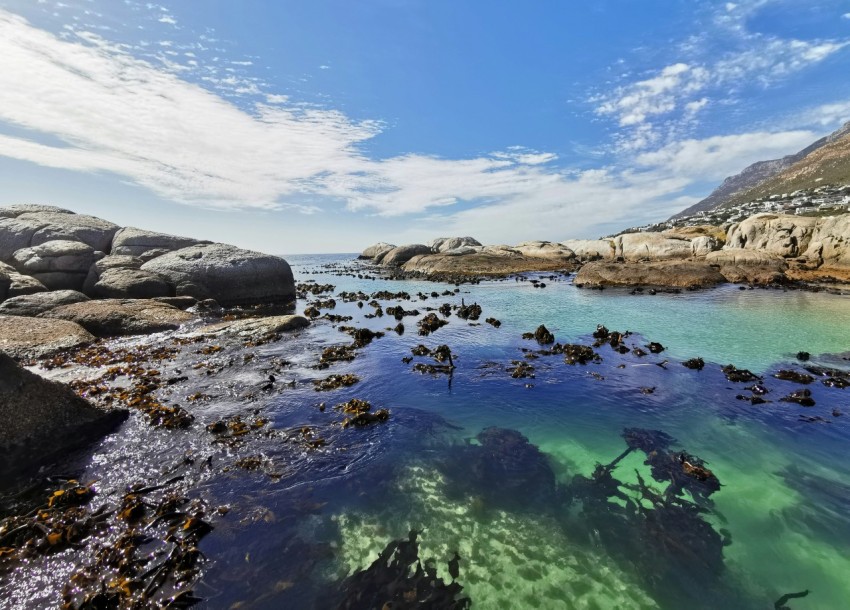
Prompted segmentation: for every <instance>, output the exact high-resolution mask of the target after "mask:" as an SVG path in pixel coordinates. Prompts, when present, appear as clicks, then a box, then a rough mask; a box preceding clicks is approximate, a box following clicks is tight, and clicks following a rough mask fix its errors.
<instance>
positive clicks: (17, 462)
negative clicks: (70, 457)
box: [0, 352, 127, 476]
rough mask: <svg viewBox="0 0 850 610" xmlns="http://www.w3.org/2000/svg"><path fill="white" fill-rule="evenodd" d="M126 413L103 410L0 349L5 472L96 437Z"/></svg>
mask: <svg viewBox="0 0 850 610" xmlns="http://www.w3.org/2000/svg"><path fill="white" fill-rule="evenodd" d="M126 417H127V412H126V411H124V410H123V409H116V410H112V411H109V412H106V411H102V410H100V409H97V408H95V407H94V406H92V405H90V404H89V403H88V402H86V401H85V400H83V399H82V398H79V397H78V396H77V395H76V394H74V393H73V392H72V391H71V390H70V389H69V388H68V387H67V386H65V385H63V384H60V383H56V382H53V381H48V380H46V379H44V378H42V377H39V376H38V375H36V374H35V373H31V372H29V371H27V370H25V369H23V368H21V367H20V366H18V365H17V364H16V363H15V361H14V360H12V358H10V357H9V356H8V355H6V354H4V353H3V352H0V421H2V422H3V425H2V426H0V457H2V459H0V472H3V473H4V476H8V475H9V473H10V471H12V469H13V468H14V469H15V470H17V469H19V468H21V467H23V466H28V465H34V464H35V463H41V462H45V461H47V460H49V459H51V458H53V457H55V456H57V455H59V454H63V453H65V452H67V451H69V450H70V449H73V448H77V447H80V446H83V445H85V444H87V443H88V442H91V441H93V440H95V439H97V438H99V437H100V436H102V435H104V434H105V433H107V432H109V431H110V430H111V429H113V428H114V427H115V426H116V425H117V424H118V423H120V422H121V421H123V420H124V419H125V418H126Z"/></svg>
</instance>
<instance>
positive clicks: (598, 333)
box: [593, 324, 609, 341]
mask: <svg viewBox="0 0 850 610" xmlns="http://www.w3.org/2000/svg"><path fill="white" fill-rule="evenodd" d="M608 334H609V333H608V329H607V328H605V327H604V326H602V325H601V324H597V325H596V330H595V331H593V338H594V339H602V340H603V341H604V340H606V339H607V338H608Z"/></svg>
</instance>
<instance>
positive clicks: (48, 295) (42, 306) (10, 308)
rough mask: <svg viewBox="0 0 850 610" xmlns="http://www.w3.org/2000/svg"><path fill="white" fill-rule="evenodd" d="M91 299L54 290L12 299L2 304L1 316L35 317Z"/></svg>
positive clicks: (74, 293) (73, 291) (76, 293)
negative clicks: (62, 306)
mask: <svg viewBox="0 0 850 610" xmlns="http://www.w3.org/2000/svg"><path fill="white" fill-rule="evenodd" d="M88 300H89V298H88V297H87V296H86V295H84V294H83V293H82V292H77V291H76V290H53V291H51V292H39V293H36V294H27V295H21V296H17V297H12V298H10V299H8V300H6V301H4V302H3V303H0V315H4V316H30V317H35V316H39V315H41V314H43V313H44V312H46V311H50V310H51V309H54V308H56V307H59V306H60V305H70V304H72V303H82V302H83V301H88Z"/></svg>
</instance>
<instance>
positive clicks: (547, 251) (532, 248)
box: [514, 241, 575, 259]
mask: <svg viewBox="0 0 850 610" xmlns="http://www.w3.org/2000/svg"><path fill="white" fill-rule="evenodd" d="M514 249H515V250H517V251H519V253H520V254H522V255H523V256H530V257H533V258H554V259H571V258H575V253H574V252H573V251H572V250H570V249H569V248H567V247H566V246H563V245H561V244H558V243H553V242H550V241H524V242H522V243H520V244H517V245H516V246H514Z"/></svg>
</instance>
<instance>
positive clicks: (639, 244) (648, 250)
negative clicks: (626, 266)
mask: <svg viewBox="0 0 850 610" xmlns="http://www.w3.org/2000/svg"><path fill="white" fill-rule="evenodd" d="M614 248H615V253H616V256H618V257H623V259H625V260H627V261H639V260H650V261H660V260H672V259H686V258H690V257H691V256H693V248H692V247H691V242H690V240H688V239H671V238H668V237H665V236H664V235H662V234H661V233H626V234H624V235H618V236H617V237H615V238H614Z"/></svg>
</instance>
